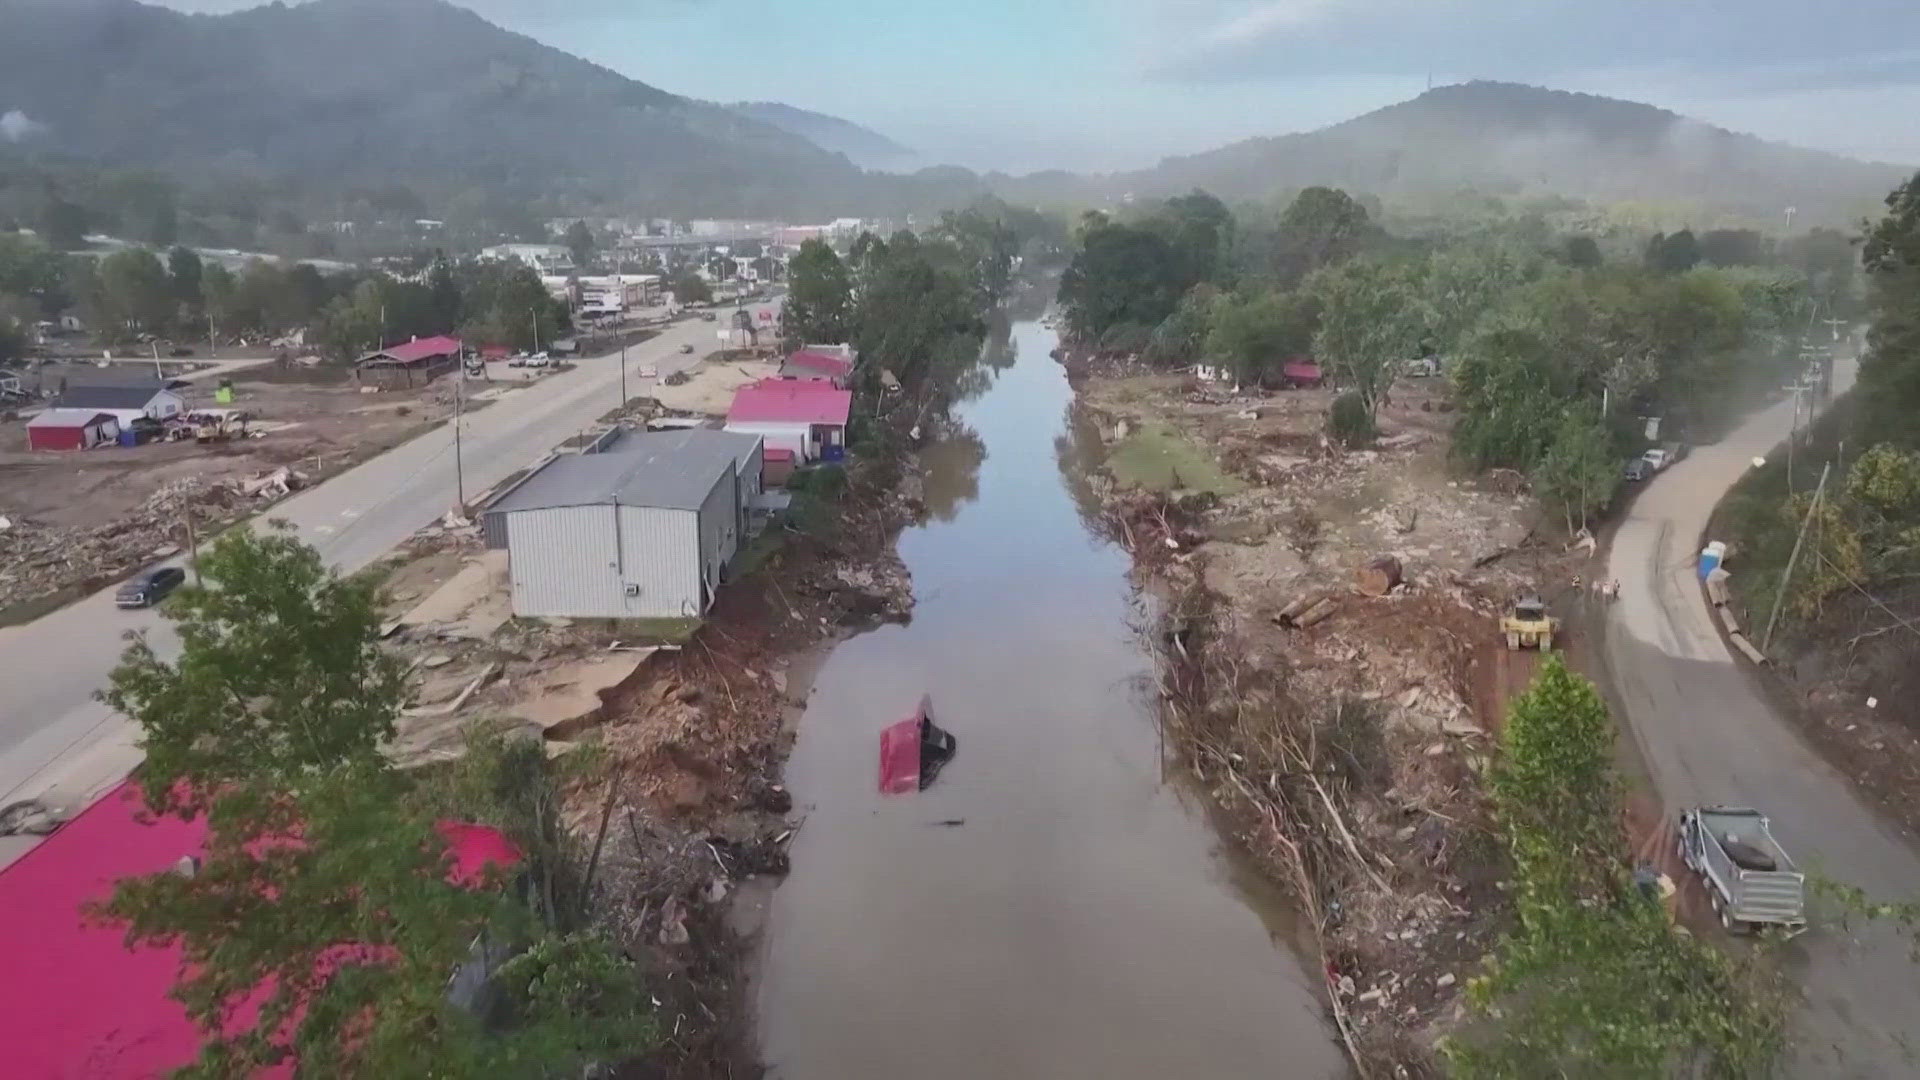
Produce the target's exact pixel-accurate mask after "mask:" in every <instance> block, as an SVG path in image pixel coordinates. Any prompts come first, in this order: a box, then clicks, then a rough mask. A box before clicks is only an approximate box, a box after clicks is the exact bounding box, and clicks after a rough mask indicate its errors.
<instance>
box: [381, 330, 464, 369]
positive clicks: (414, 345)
mask: <svg viewBox="0 0 1920 1080" xmlns="http://www.w3.org/2000/svg"><path fill="white" fill-rule="evenodd" d="M459 352H460V339H459V338H456V337H446V336H441V337H429V338H415V339H414V340H412V341H409V342H407V343H405V344H403V345H395V346H392V347H391V348H386V349H381V350H380V351H379V352H376V353H374V354H373V355H374V356H391V357H393V358H394V359H395V360H398V361H400V362H401V363H403V364H417V363H419V362H420V361H422V360H429V359H432V358H433V357H436V356H456V355H458V354H459Z"/></svg>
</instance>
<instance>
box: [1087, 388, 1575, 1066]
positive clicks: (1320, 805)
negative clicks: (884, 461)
mask: <svg viewBox="0 0 1920 1080" xmlns="http://www.w3.org/2000/svg"><path fill="white" fill-rule="evenodd" d="M1063 355H1064V359H1065V364H1066V366H1067V368H1068V369H1069V371H1070V372H1071V374H1072V378H1073V383H1074V386H1075V388H1076V391H1077V397H1076V406H1075V408H1076V418H1077V421H1078V424H1077V426H1078V427H1080V428H1081V429H1083V430H1085V431H1087V432H1088V433H1090V435H1091V437H1092V439H1094V440H1097V442H1095V444H1094V445H1093V446H1092V448H1091V449H1090V453H1091V455H1092V462H1091V463H1092V464H1094V465H1095V467H1096V468H1097V471H1098V479H1097V480H1096V482H1095V483H1094V485H1093V495H1094V499H1095V501H1096V505H1097V507H1098V513H1099V515H1100V517H1101V518H1102V520H1103V521H1104V523H1105V526H1106V528H1107V530H1108V531H1109V532H1110V534H1111V535H1113V536H1114V537H1116V538H1117V539H1118V540H1119V542H1120V543H1121V544H1123V545H1124V546H1125V547H1126V548H1127V549H1128V550H1129V551H1130V552H1131V554H1132V564H1133V574H1134V577H1135V579H1136V581H1137V582H1138V583H1139V585H1140V586H1141V588H1142V589H1144V590H1147V591H1149V592H1150V593H1151V594H1153V595H1155V596H1157V597H1159V598H1161V604H1160V606H1159V610H1160V613H1161V614H1160V617H1159V619H1158V622H1157V633H1156V641H1157V645H1158V683H1159V690H1160V698H1161V700H1162V702H1163V705H1164V712H1165V724H1166V729H1167V732H1168V738H1169V742H1170V743H1171V744H1172V746H1173V747H1174V749H1175V750H1176V751H1177V752H1178V754H1179V757H1180V758H1181V760H1182V761H1183V762H1184V764H1185V765H1186V766H1187V767H1190V768H1191V769H1193V771H1194V772H1195V774H1196V775H1197V776H1198V777H1199V778H1200V779H1201V781H1202V783H1203V784H1204V786H1205V788H1206V790H1207V791H1208V793H1209V794H1210V795H1211V797H1212V798H1213V799H1214V800H1215V801H1216V802H1217V803H1218V805H1219V806H1220V808H1221V810H1222V812H1223V814H1224V815H1225V817H1226V818H1227V820H1229V821H1230V822H1231V823H1232V826H1233V830H1234V833H1235V837H1236V839H1237V840H1238V841H1239V842H1240V843H1241V844H1243V845H1244V846H1245V847H1246V849H1247V851H1248V852H1249V853H1250V854H1251V855H1252V856H1253V858H1254V859H1255V860H1256V861H1257V862H1258V863H1259V864H1260V865H1261V866H1262V867H1263V868H1264V869H1265V870H1266V872H1267V873H1268V874H1269V876H1270V877H1271V878H1272V879H1273V880H1274V881H1276V882H1278V883H1279V884H1281V885H1282V886H1283V887H1285V888H1286V889H1288V891H1289V892H1290V894H1291V895H1292V897H1293V898H1294V900H1295V902H1296V903H1297V904H1298V905H1299V907H1300V908H1301V911H1302V914H1303V917H1304V921H1305V923H1306V925H1307V927H1308V929H1309V930H1310V931H1311V932H1312V943H1313V947H1314V951H1315V952H1316V953H1317V954H1318V956H1319V959H1320V962H1321V967H1322V969H1323V971H1324V975H1325V979H1324V990H1323V993H1324V1000H1325V1001H1326V1003H1327V1006H1328V1008H1329V1011H1330V1012H1331V1014H1332V1015H1333V1017H1334V1019H1335V1022H1336V1024H1337V1025H1338V1028H1339V1030H1340V1033H1341V1037H1342V1041H1343V1043H1344V1045H1345V1048H1346V1049H1347V1051H1348V1053H1349V1055H1350V1056H1351V1057H1352V1059H1353V1060H1354V1061H1355V1063H1356V1065H1357V1067H1358V1069H1359V1070H1360V1071H1361V1073H1362V1074H1363V1075H1420V1074H1423V1073H1425V1072H1427V1071H1430V1070H1431V1069H1432V1060H1433V1050H1434V1047H1435V1045H1436V1043H1437V1041H1438V1039H1439V1038H1440V1037H1441V1036H1442V1035H1444V1034H1445V1033H1446V1031H1447V1030H1449V1028H1450V1026H1451V1025H1453V1024H1455V1023H1457V1022H1458V1020H1459V1019H1460V1018H1461V1017H1462V1016H1463V1015H1464V1009H1463V1002H1462V1000H1461V993H1462V991H1463V990H1464V987H1465V984H1466V982H1467V981H1468V979H1469V978H1471V977H1472V976H1473V975H1474V974H1476V973H1477V971H1478V970H1479V965H1480V963H1481V961H1482V958H1483V957H1484V956H1485V955H1486V954H1487V953H1488V952H1489V951H1490V949H1491V947H1492V944H1493V942H1494V941H1495V939H1496V938H1497V936H1498V935H1499V933H1500V932H1501V930H1502V929H1503V928H1504V927H1505V926H1506V925H1507V921H1508V918H1509V913H1508V912H1509V904H1508V901H1507V898H1506V896H1505V893H1504V891H1503V890H1504V886H1505V875H1506V872H1507V871H1506V861H1505V856H1504V853H1503V851H1502V846H1501V844H1500V842H1499V841H1498V839H1497V836H1496V834H1495V833H1494V831H1493V829H1492V823H1491V821H1490V817H1489V809H1490V808H1489V805H1488V801H1487V799H1486V795H1485V791H1484V788H1483V780H1484V774H1485V771H1486V768H1487V764H1488V762H1489V760H1490V753H1491V750H1492V745H1491V740H1492V738H1493V736H1494V735H1495V733H1496V732H1497V725H1498V722H1499V719H1500V717H1501V715H1502V712H1503V710H1504V703H1505V701H1506V699H1507V698H1508V697H1509V696H1511V695H1512V694H1514V693H1517V692H1518V691H1519V690H1521V689H1524V687H1525V686H1526V684H1527V682H1528V681H1529V680H1530V678H1531V674H1532V669H1533V664H1534V660H1535V654H1533V653H1519V652H1510V651H1508V650H1507V649H1506V648H1504V645H1503V642H1502V641H1501V638H1500V635H1499V631H1498V620H1499V617H1500V614H1501V612H1502V611H1503V609H1504V608H1505V606H1506V605H1507V604H1509V603H1511V601H1512V600H1513V599H1514V598H1516V597H1518V596H1520V595H1525V594H1528V593H1535V592H1538V593H1540V594H1543V595H1546V596H1548V597H1549V599H1552V598H1554V596H1555V594H1556V593H1559V592H1563V591H1564V589H1565V587H1566V586H1567V585H1568V583H1570V581H1571V580H1572V578H1573V575H1574V574H1576V573H1578V572H1580V570H1581V568H1582V567H1583V565H1584V564H1583V562H1582V560H1583V558H1584V556H1582V555H1579V554H1573V555H1568V554H1566V553H1563V552H1561V551H1560V550H1559V549H1558V548H1557V547H1548V546H1545V545H1543V544H1541V543H1539V542H1538V541H1536V539H1535V529H1534V524H1535V522H1534V517H1533V515H1534V510H1533V508H1532V505H1531V500H1530V499H1529V498H1527V497H1526V491H1525V485H1524V482H1521V481H1519V478H1517V477H1512V476H1500V475H1495V476H1492V477H1489V478H1485V479H1468V478H1464V477H1459V476H1456V475H1454V474H1453V473H1452V472H1451V470H1450V469H1449V466H1448V463H1447V460H1446V449H1447V442H1448V429H1449V427H1450V421H1451V416H1450V413H1451V403H1450V401H1449V400H1448V398H1447V393H1446V389H1445V386H1444V384H1443V383H1441V382H1440V381H1439V380H1403V381H1402V383H1401V384H1400V385H1399V386H1397V387H1396V388H1395V391H1394V394H1393V397H1392V404H1391V405H1390V406H1388V407H1386V408H1384V409H1383V410H1382V413H1381V416H1380V426H1381V429H1382V436H1383V437H1382V438H1381V439H1380V440H1379V441H1378V442H1377V443H1376V444H1375V448H1373V449H1366V450H1346V449H1343V448H1341V447H1339V446H1337V445H1336V444H1334V443H1333V442H1332V441H1330V440H1329V439H1328V438H1327V437H1326V436H1325V435H1324V434H1323V432H1324V431H1325V429H1326V412H1327V409H1328V407H1329V405H1330V402H1331V395H1330V393H1329V392H1326V391H1320V390H1297V391H1286V392H1280V393H1274V394H1262V393H1258V392H1255V393H1251V394H1244V395H1243V394H1236V393H1234V392H1232V391H1231V390H1229V389H1228V388H1225V387H1223V386H1221V385H1218V384H1213V383H1205V382H1201V381H1198V380H1195V379H1193V378H1191V377H1188V376H1183V375H1165V374H1158V373H1153V372H1149V371H1146V370H1144V369H1141V368H1138V367H1135V366H1133V365H1131V364H1128V363H1125V362H1115V361H1112V360H1105V361H1096V360H1092V359H1089V358H1083V357H1074V356H1072V355H1065V354H1063ZM1369 570H1373V571H1375V572H1376V573H1374V574H1368V573H1367V571H1369ZM1369 578H1371V579H1372V580H1369ZM1562 644H1563V645H1564V641H1563V642H1562Z"/></svg>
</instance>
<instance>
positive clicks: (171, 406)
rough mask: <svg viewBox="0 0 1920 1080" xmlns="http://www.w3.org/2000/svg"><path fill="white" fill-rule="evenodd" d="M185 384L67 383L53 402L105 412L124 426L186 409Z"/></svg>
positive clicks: (150, 381) (152, 381)
mask: <svg viewBox="0 0 1920 1080" xmlns="http://www.w3.org/2000/svg"><path fill="white" fill-rule="evenodd" d="M182 385H184V384H182V383H179V382H174V381H162V380H159V379H147V380H141V381H135V382H100V383H89V384H85V385H80V386H68V387H67V388H66V389H64V390H62V391H61V392H60V394H59V396H57V397H55V398H54V399H53V401H52V402H51V406H50V411H51V410H52V409H60V410H69V409H71V410H82V411H87V412H96V413H106V414H107V415H109V416H111V417H113V418H114V419H115V420H117V421H119V424H120V426H121V427H123V428H126V427H132V426H133V423H134V421H136V420H141V419H146V420H154V421H160V420H170V419H172V418H174V417H176V416H179V415H180V414H181V413H183V412H185V411H186V408H187V402H186V399H185V398H183V397H181V396H180V393H179V390H178V389H176V387H180V386H182Z"/></svg>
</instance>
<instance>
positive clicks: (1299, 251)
mask: <svg viewBox="0 0 1920 1080" xmlns="http://www.w3.org/2000/svg"><path fill="white" fill-rule="evenodd" d="M1372 232H1373V226H1372V223H1371V222H1370V221H1369V219H1368V217H1367V208H1366V207H1364V206H1362V205H1360V204H1359V203H1358V202H1355V201H1354V199H1353V196H1351V195H1348V194H1347V193H1346V192H1344V191H1341V190H1340V189H1339V188H1329V187H1310V188H1307V189H1306V190H1304V191H1302V192H1300V194H1299V195H1297V196H1295V197H1294V200H1293V202H1291V203H1289V204H1288V205H1287V208H1286V210H1284V211H1283V212H1281V214H1280V225H1279V232H1278V238H1277V243H1278V248H1277V251H1276V253H1275V262H1274V266H1273V268H1272V269H1273V272H1274V274H1275V275H1276V276H1278V277H1279V278H1280V280H1281V281H1282V282H1283V283H1289V284H1290V283H1293V282H1298V281H1300V280H1302V279H1303V278H1305V277H1306V276H1307V275H1308V274H1311V273H1313V272H1314V271H1316V270H1319V269H1320V268H1322V267H1326V266H1334V265H1337V264H1339V263H1341V262H1345V261H1346V260H1348V259H1351V258H1353V257H1354V256H1356V255H1358V254H1359V253H1360V251H1361V248H1362V247H1363V246H1364V245H1365V244H1366V242H1367V240H1368V238H1369V237H1370V236H1371V234H1372Z"/></svg>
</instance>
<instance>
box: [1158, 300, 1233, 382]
mask: <svg viewBox="0 0 1920 1080" xmlns="http://www.w3.org/2000/svg"><path fill="white" fill-rule="evenodd" d="M1224 299H1225V298H1224V297H1223V295H1222V294H1221V292H1220V290H1219V289H1216V288H1214V287H1213V286H1212V285H1204V284H1202V285H1195V286H1194V287H1193V288H1191V289H1188V290H1187V295H1185V296H1183V297H1181V298H1180V306H1178V307H1176V308H1174V310H1173V314H1171V315H1169V316H1167V317H1166V318H1165V319H1162V320H1161V321H1160V325H1159V326H1156V327H1154V328H1153V334H1152V336H1150V337H1149V338H1148V339H1147V346H1146V350H1145V351H1146V356H1147V359H1148V361H1150V362H1152V363H1154V364H1159V365H1162V366H1165V367H1174V366H1178V365H1182V364H1191V363H1193V362H1194V361H1196V360H1199V359H1200V358H1201V357H1202V356H1203V355H1205V354H1206V352H1207V348H1208V345H1207V335H1208V334H1209V333H1210V332H1211V330H1212V328H1213V309H1214V305H1216V304H1218V303H1221V302H1222V301H1223V300H1224Z"/></svg>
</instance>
